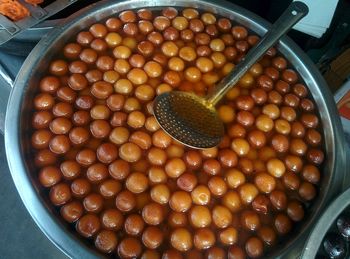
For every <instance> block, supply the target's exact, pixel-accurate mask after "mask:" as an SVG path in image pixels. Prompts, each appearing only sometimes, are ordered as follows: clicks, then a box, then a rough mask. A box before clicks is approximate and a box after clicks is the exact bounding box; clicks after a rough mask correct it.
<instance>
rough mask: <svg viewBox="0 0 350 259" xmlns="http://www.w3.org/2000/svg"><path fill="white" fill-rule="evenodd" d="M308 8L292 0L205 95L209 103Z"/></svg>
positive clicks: (212, 102)
mask: <svg viewBox="0 0 350 259" xmlns="http://www.w3.org/2000/svg"><path fill="white" fill-rule="evenodd" d="M308 11H309V9H308V7H307V5H306V4H304V3H303V2H299V1H296V2H292V3H291V4H290V5H289V6H288V8H287V9H286V10H285V11H284V13H283V14H282V15H281V16H280V17H279V18H278V20H277V21H276V22H275V23H274V24H273V25H272V27H271V29H270V30H269V31H268V32H267V33H266V34H265V35H264V37H263V38H262V39H261V41H260V42H259V43H258V44H257V45H255V46H254V47H253V48H252V49H251V50H250V51H249V52H248V54H247V55H246V56H245V58H244V59H243V60H242V61H241V62H240V63H239V64H237V66H236V67H235V68H234V69H233V71H232V72H231V73H230V74H229V75H228V76H227V77H225V78H224V79H223V80H222V81H220V82H219V83H218V84H217V85H216V86H215V88H214V90H213V92H212V93H211V94H209V95H208V96H207V98H206V99H207V102H208V104H209V105H215V104H216V103H217V102H218V101H219V100H220V99H221V98H222V97H223V96H224V95H225V94H226V93H227V91H228V90H230V89H231V88H232V87H233V86H234V85H235V84H236V83H237V82H238V80H239V79H240V78H241V77H242V76H243V75H244V74H245V73H246V72H247V71H248V69H249V68H250V67H251V66H252V65H253V64H254V63H255V62H256V61H257V60H258V59H259V58H260V57H261V56H262V55H263V54H264V53H265V52H266V51H267V50H268V49H269V48H270V47H272V46H273V45H274V44H275V43H276V42H277V41H278V40H279V39H280V38H281V37H282V36H283V35H284V34H285V33H287V31H289V29H291V28H292V27H293V25H294V24H296V23H297V22H298V21H299V20H300V19H301V18H303V17H304V16H305V15H306V14H307V13H308Z"/></svg>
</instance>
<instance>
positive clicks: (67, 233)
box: [5, 0, 347, 258]
mask: <svg viewBox="0 0 350 259" xmlns="http://www.w3.org/2000/svg"><path fill="white" fill-rule="evenodd" d="M157 6H177V7H180V8H181V7H195V8H199V9H203V10H207V11H211V12H213V13H216V14H219V15H221V16H225V17H228V18H230V19H231V20H234V21H235V22H237V23H240V24H243V25H244V26H246V27H248V28H250V29H251V31H253V32H255V33H257V34H258V35H263V34H264V33H265V32H266V31H267V29H268V28H269V26H270V25H269V24H268V23H267V22H265V21H264V20H263V19H261V18H259V17H257V16H256V15H254V14H252V13H250V12H248V11H246V10H244V9H242V8H240V7H238V6H235V5H233V4H229V3H227V2H224V1H222V0H215V1H212V2H206V1H203V0H192V1H187V0H157V1H145V0H129V1H123V2H120V1H112V0H106V1H102V2H100V3H98V4H94V5H91V6H89V7H88V8H85V9H83V10H82V11H80V12H78V13H76V14H74V15H73V16H71V17H70V18H68V19H67V20H65V21H64V22H63V23H62V24H59V25H58V27H57V28H56V29H54V30H53V31H51V32H50V33H49V34H48V35H46V36H45V37H44V38H43V39H42V40H41V41H40V42H39V44H38V45H37V46H36V47H35V49H33V51H32V52H31V54H30V55H29V56H28V58H27V59H26V61H25V63H24V64H23V66H22V68H21V70H20V72H19V74H18V76H17V79H16V81H15V84H14V88H13V90H12V93H11V95H10V99H9V103H8V107H7V115H6V124H5V145H6V153H7V159H8V163H9V167H10V170H11V174H12V177H13V180H14V182H15V184H16V187H17V189H18V192H19V194H20V196H21V198H22V200H23V202H24V204H25V206H26V207H27V209H28V211H29V213H30V214H31V216H32V217H33V219H34V220H35V222H36V223H37V224H38V226H39V227H40V228H41V230H42V231H43V232H44V233H45V234H46V235H47V237H48V238H49V239H50V240H51V241H53V242H54V243H55V245H56V246H57V247H58V248H59V249H61V250H62V251H63V252H64V253H66V254H67V255H69V256H71V257H76V258H93V257H101V255H99V254H97V253H96V252H94V251H93V250H92V249H91V248H90V247H89V246H88V245H86V243H84V241H82V240H80V239H79V237H77V235H75V234H73V231H72V230H71V228H70V227H69V226H68V225H67V224H66V223H64V222H63V221H62V220H60V218H59V217H58V213H57V211H56V210H55V208H53V206H52V205H51V204H50V202H49V201H48V199H47V198H46V197H47V195H44V194H45V192H46V191H45V190H44V189H43V188H42V187H40V184H39V183H38V181H37V179H36V173H37V172H36V171H35V170H34V166H33V164H32V160H33V156H32V154H31V149H30V144H29V139H30V135H29V134H28V132H29V125H30V124H31V123H30V117H31V116H30V114H31V112H32V109H33V104H32V100H33V96H34V94H35V92H36V88H37V86H38V81H39V79H40V77H41V76H42V75H44V73H45V71H46V69H47V64H48V61H49V60H51V59H52V58H53V57H54V56H55V54H56V51H57V50H59V49H62V47H63V45H64V44H65V43H66V42H67V41H68V40H69V39H71V38H73V37H74V35H76V33H77V32H78V31H80V30H81V29H83V28H86V27H87V26H89V25H91V24H92V23H94V22H96V21H99V20H102V19H104V18H106V17H108V16H111V15H113V14H115V13H118V12H120V11H122V10H125V9H130V8H141V7H152V8H156V7H157ZM278 50H279V51H280V52H281V53H282V54H283V55H284V56H285V57H286V58H287V59H288V60H289V62H290V63H291V64H292V66H293V67H294V68H295V69H296V70H297V71H298V73H299V74H300V75H301V77H302V78H303V80H304V81H305V83H306V84H307V85H308V87H309V89H310V91H311V93H312V95H313V97H314V99H315V102H316V104H317V107H318V111H319V114H320V117H321V121H322V125H323V129H324V140H325V148H326V150H327V153H326V155H327V160H326V162H325V164H324V166H323V174H322V183H321V186H320V189H319V190H320V191H319V195H318V197H317V199H316V200H315V201H314V202H313V204H312V206H310V208H308V210H307V213H306V215H305V219H304V220H303V222H301V223H300V225H297V226H296V227H295V228H294V230H293V232H292V233H290V235H289V236H288V237H286V238H285V240H283V241H282V242H281V243H280V244H279V245H278V246H276V247H275V249H274V250H273V251H272V253H270V254H269V256H271V257H273V258H276V257H279V256H288V257H289V256H290V257H292V258H295V257H296V256H297V255H299V253H300V250H301V249H302V247H303V244H304V241H305V239H306V237H307V236H308V233H309V230H310V228H311V227H312V226H313V225H314V224H315V222H316V221H317V220H318V216H319V215H320V213H321V212H322V209H323V208H324V206H325V205H326V204H327V203H328V202H329V201H330V200H331V199H332V198H333V197H334V196H335V195H337V194H339V193H340V192H341V190H342V188H343V187H344V186H347V183H346V182H345V181H346V179H345V175H346V173H345V171H346V168H347V166H346V160H345V152H344V137H343V132H342V127H341V124H340V120H339V117H338V115H337V109H336V106H335V103H334V100H333V98H332V94H331V93H330V92H329V90H328V88H327V85H326V83H325V81H324V80H323V78H322V76H321V75H320V74H319V72H318V71H317V69H316V68H315V66H314V65H313V63H312V62H311V61H310V60H309V58H308V57H307V56H306V55H305V54H304V53H303V52H302V51H301V50H300V49H299V48H298V47H297V46H296V45H295V44H294V43H293V42H292V41H291V40H290V39H289V38H288V37H284V38H283V39H282V40H281V41H280V43H279V44H278Z"/></svg>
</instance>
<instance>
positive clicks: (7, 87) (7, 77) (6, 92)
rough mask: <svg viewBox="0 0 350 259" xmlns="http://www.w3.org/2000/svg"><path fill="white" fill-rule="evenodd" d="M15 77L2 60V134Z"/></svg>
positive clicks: (0, 80) (0, 78)
mask: <svg viewBox="0 0 350 259" xmlns="http://www.w3.org/2000/svg"><path fill="white" fill-rule="evenodd" d="M13 82H14V78H13V77H12V75H11V74H10V73H9V72H8V71H7V69H6V66H5V65H4V64H2V63H1V60H0V134H4V128H5V115H6V107H7V101H8V99H9V96H10V92H11V90H12V87H13Z"/></svg>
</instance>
